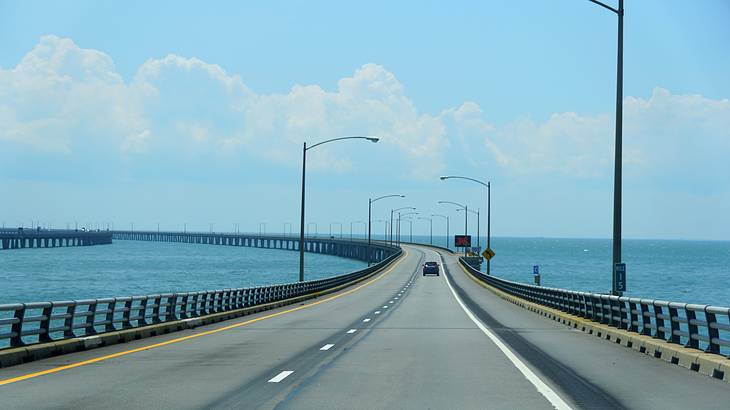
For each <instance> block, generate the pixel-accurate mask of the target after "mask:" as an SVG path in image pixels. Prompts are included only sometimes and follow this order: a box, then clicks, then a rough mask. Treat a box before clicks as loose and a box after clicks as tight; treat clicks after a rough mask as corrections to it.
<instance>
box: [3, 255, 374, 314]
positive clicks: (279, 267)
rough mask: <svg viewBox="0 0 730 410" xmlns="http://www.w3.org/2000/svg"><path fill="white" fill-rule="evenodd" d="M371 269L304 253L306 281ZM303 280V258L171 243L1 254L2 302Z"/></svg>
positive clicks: (258, 284)
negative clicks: (300, 272)
mask: <svg viewBox="0 0 730 410" xmlns="http://www.w3.org/2000/svg"><path fill="white" fill-rule="evenodd" d="M365 266H366V264H365V263H363V262H360V261H356V260H352V259H344V258H339V257H336V256H330V255H320V254H309V253H308V254H306V255H305V278H306V279H315V278H323V277H328V276H335V275H339V274H342V273H347V272H352V271H354V270H358V269H362V268H363V267H365ZM298 279H299V254H298V253H297V252H292V251H285V250H276V249H260V248H244V247H234V246H216V245H200V244H184V243H167V242H140V241H114V244H112V245H99V246H89V247H69V248H51V249H44V248H36V249H19V250H10V251H0V283H2V285H0V304H2V303H16V302H39V301H49V300H69V299H86V298H101V297H114V296H131V295H147V294H155V293H166V292H183V291H198V290H209V289H223V288H236V287H248V286H260V285H266V284H273V283H286V282H295V281H297V280H298Z"/></svg>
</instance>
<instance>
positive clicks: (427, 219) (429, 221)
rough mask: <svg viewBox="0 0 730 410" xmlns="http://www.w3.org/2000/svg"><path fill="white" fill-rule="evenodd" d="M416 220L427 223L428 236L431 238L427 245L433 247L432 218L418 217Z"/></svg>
mask: <svg viewBox="0 0 730 410" xmlns="http://www.w3.org/2000/svg"><path fill="white" fill-rule="evenodd" d="M418 219H421V220H424V221H428V223H429V224H430V236H431V239H430V240H429V244H431V245H433V218H424V217H422V216H419V217H418Z"/></svg>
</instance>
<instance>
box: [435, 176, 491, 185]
mask: <svg viewBox="0 0 730 410" xmlns="http://www.w3.org/2000/svg"><path fill="white" fill-rule="evenodd" d="M447 179H466V180H468V181H473V182H476V183H477V184H482V185H484V186H485V187H487V188H489V182H482V181H480V180H478V179H474V178H469V177H462V176H456V175H448V176H443V177H441V180H442V181H445V180H447Z"/></svg>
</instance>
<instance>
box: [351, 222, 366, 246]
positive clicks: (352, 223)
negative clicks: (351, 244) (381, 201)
mask: <svg viewBox="0 0 730 410" xmlns="http://www.w3.org/2000/svg"><path fill="white" fill-rule="evenodd" d="M354 224H365V222H363V221H352V222H350V241H352V225H354Z"/></svg>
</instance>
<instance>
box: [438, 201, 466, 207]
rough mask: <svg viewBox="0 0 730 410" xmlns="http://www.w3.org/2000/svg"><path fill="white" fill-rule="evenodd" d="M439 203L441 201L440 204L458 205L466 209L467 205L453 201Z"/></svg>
mask: <svg viewBox="0 0 730 410" xmlns="http://www.w3.org/2000/svg"><path fill="white" fill-rule="evenodd" d="M438 203H440V204H451V205H456V206H460V207H462V208H464V209H466V205H462V204H458V203H456V202H451V201H439V202H438Z"/></svg>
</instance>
